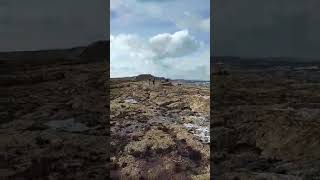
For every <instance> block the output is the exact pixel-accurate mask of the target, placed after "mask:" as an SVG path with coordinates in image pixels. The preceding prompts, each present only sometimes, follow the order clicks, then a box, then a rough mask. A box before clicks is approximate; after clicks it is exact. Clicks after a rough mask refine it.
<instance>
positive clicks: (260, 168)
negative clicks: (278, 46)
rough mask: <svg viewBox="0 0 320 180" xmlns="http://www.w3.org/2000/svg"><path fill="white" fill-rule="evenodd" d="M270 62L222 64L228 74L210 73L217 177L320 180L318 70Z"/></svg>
mask: <svg viewBox="0 0 320 180" xmlns="http://www.w3.org/2000/svg"><path fill="white" fill-rule="evenodd" d="M270 62H272V61H262V62H261V63H265V64H264V65H263V66H261V67H254V68H253V67H251V66H246V65H243V66H244V67H241V66H240V65H234V64H232V63H230V64H228V62H226V65H230V67H229V68H230V75H214V76H212V79H213V82H214V84H215V86H214V87H213V89H212V91H213V92H216V95H215V96H214V97H213V100H216V101H215V102H213V108H212V111H211V112H212V114H211V117H212V120H211V131H212V134H214V136H213V137H212V145H213V149H214V150H213V151H212V152H213V154H212V160H213V162H212V165H211V167H212V168H213V174H214V175H215V176H216V178H217V179H230V180H231V179H239V180H245V179H270V180H271V179H272V180H283V179H303V180H309V179H319V178H320V141H319V139H320V131H319V128H320V114H319V110H320V96H319V92H320V86H319V85H320V81H319V77H320V71H317V70H311V71H310V70H305V71H303V72H302V71H300V70H299V71H296V70H294V67H296V66H297V65H296V64H290V61H288V62H287V63H286V65H287V66H289V67H290V66H292V68H291V69H290V68H289V69H288V70H286V69H285V70H282V69H281V68H277V69H276V70H272V67H274V66H273V65H272V66H270V67H268V66H267V65H268V63H270ZM243 64H245V61H244V62H243ZM248 64H250V65H252V63H251V62H250V63H248ZM266 64H267V65H266ZM275 64H277V63H275Z"/></svg>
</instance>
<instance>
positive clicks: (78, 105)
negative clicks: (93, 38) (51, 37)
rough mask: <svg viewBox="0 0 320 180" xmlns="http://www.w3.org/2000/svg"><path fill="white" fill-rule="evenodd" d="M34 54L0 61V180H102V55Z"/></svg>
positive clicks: (104, 78)
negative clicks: (54, 55)
mask: <svg viewBox="0 0 320 180" xmlns="http://www.w3.org/2000/svg"><path fill="white" fill-rule="evenodd" d="M105 45H107V44H104V45H102V49H103V51H105V50H106V49H107V46H105ZM94 49H95V48H94ZM88 51H90V49H88ZM63 52H64V53H65V51H63ZM66 52H68V51H66ZM72 52H73V51H72ZM55 53H56V52H55V51H54V52H53V54H55ZM29 54H30V57H33V56H34V54H37V53H33V52H30V53H29ZM38 54H41V56H39V60H37V61H33V60H32V59H29V60H25V61H24V60H23V59H10V60H3V61H2V60H1V66H0V67H1V70H3V71H1V72H5V73H2V74H0V78H1V87H0V92H1V95H4V96H1V97H2V98H1V100H2V101H1V103H2V104H1V105H3V106H1V115H2V116H1V119H0V179H50V180H54V179H106V178H107V176H108V171H107V167H106V164H107V161H108V157H109V155H108V153H107V148H108V134H107V131H106V119H107V116H106V111H107V109H108V108H109V107H108V106H107V105H108V103H107V93H106V89H107V88H108V87H106V85H107V84H106V82H107V77H108V73H107V68H106V67H107V64H106V62H105V59H104V58H103V57H104V56H101V54H100V57H98V60H94V59H93V58H84V59H81V58H78V59H77V58H75V59H52V60H50V57H49V56H50V52H45V53H38ZM103 54H104V53H103ZM64 56H65V55H64ZM19 57H20V58H23V57H25V56H23V53H19ZM40 57H41V59H40ZM45 57H48V58H49V60H48V59H46V58H45ZM87 57H90V53H87ZM54 58H55V57H54ZM0 59H1V58H0Z"/></svg>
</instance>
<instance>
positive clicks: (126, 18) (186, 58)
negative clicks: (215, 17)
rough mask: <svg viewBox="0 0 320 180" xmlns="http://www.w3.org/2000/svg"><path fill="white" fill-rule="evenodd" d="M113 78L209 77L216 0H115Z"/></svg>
mask: <svg viewBox="0 0 320 180" xmlns="http://www.w3.org/2000/svg"><path fill="white" fill-rule="evenodd" d="M110 13H111V14H110V22H111V24H110V26H111V27H110V30H111V31H110V41H111V47H110V51H111V54H110V66H111V70H110V72H111V77H125V76H135V75H138V74H146V73H148V74H153V75H156V76H164V77H168V78H171V79H194V80H209V77H210V73H209V72H210V0H111V2H110Z"/></svg>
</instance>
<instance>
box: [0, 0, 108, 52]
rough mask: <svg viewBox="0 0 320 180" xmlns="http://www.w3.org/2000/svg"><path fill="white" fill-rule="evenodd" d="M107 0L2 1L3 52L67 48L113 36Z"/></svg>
mask: <svg viewBox="0 0 320 180" xmlns="http://www.w3.org/2000/svg"><path fill="white" fill-rule="evenodd" d="M108 9H109V3H108V1H105V0H27V1H23V0H0V52H3V51H22V50H41V49H63V48H71V47H75V46H83V45H88V44H90V43H92V42H94V41H97V40H106V39H108V38H109V19H108Z"/></svg>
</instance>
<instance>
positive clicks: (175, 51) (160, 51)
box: [149, 30, 199, 59]
mask: <svg viewBox="0 0 320 180" xmlns="http://www.w3.org/2000/svg"><path fill="white" fill-rule="evenodd" d="M149 44H150V47H151V49H152V51H153V52H154V53H155V58H157V59H163V58H168V57H181V56H184V55H187V54H189V53H192V52H194V51H195V50H197V49H198V47H199V43H198V42H197V41H196V40H195V39H194V37H192V36H190V34H189V31H188V30H183V31H178V32H175V33H174V34H169V33H164V34H159V35H156V36H154V37H152V38H150V40H149Z"/></svg>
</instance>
